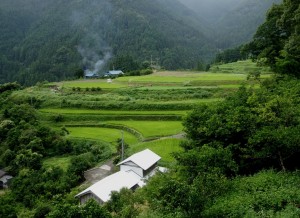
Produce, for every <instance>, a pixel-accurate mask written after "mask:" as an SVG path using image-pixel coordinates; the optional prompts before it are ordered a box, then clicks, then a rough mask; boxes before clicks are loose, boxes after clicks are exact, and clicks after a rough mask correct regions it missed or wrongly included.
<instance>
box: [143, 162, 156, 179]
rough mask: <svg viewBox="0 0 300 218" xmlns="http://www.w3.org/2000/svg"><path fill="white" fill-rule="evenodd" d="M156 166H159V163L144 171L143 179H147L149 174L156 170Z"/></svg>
mask: <svg viewBox="0 0 300 218" xmlns="http://www.w3.org/2000/svg"><path fill="white" fill-rule="evenodd" d="M156 166H157V163H155V164H153V165H152V166H151V167H149V168H148V169H147V170H144V172H143V177H146V176H147V175H148V174H149V173H151V172H152V171H153V170H155V168H156Z"/></svg>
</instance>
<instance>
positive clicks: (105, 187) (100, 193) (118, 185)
mask: <svg viewBox="0 0 300 218" xmlns="http://www.w3.org/2000/svg"><path fill="white" fill-rule="evenodd" d="M139 182H140V178H138V177H137V176H136V175H135V173H133V172H124V171H119V172H117V173H114V174H112V175H110V176H108V177H106V178H104V179H102V180H100V181H99V182H97V183H95V184H94V185H92V186H90V187H89V188H87V189H85V190H84V191H82V192H80V193H79V194H78V195H76V197H80V196H81V195H84V194H87V193H93V194H94V195H95V196H97V197H98V198H99V199H101V200H102V201H103V202H107V201H108V200H109V199H110V194H111V192H112V191H120V190H121V189H122V188H128V189H130V188H132V187H134V186H135V185H137V184H138V183H139Z"/></svg>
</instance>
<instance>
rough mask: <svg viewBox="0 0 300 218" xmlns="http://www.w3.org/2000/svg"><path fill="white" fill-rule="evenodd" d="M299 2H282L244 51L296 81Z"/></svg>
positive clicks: (272, 9) (272, 11) (268, 15)
mask: <svg viewBox="0 0 300 218" xmlns="http://www.w3.org/2000/svg"><path fill="white" fill-rule="evenodd" d="M299 11H300V9H299V2H298V1H291V0H285V1H283V2H282V3H281V4H280V5H274V6H273V7H272V8H271V10H270V11H269V12H268V14H267V19H266V22H265V23H264V24H262V25H261V26H260V27H259V28H258V30H257V32H256V34H255V36H254V38H253V41H252V42H250V43H249V44H248V46H247V47H248V50H249V51H250V52H251V54H252V55H253V58H255V59H258V60H263V61H264V62H265V63H266V64H268V65H269V66H271V67H272V68H273V69H275V71H276V72H278V73H281V74H288V75H294V76H296V77H299V66H300V64H299V63H300V59H299V51H300V50H299V47H300V45H299V36H298V29H299V18H298V17H299Z"/></svg>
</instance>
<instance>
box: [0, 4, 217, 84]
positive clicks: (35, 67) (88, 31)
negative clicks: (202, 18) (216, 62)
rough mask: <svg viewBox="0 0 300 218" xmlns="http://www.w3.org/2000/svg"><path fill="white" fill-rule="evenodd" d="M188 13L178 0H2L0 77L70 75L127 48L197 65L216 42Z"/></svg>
mask: <svg viewBox="0 0 300 218" xmlns="http://www.w3.org/2000/svg"><path fill="white" fill-rule="evenodd" d="M171 3H172V4H171ZM170 5H172V7H168V6H170ZM181 8H182V11H181ZM191 14H192V12H191V11H189V9H187V8H184V7H182V5H180V3H178V2H176V1H172V2H170V1H159V0H155V1H146V0H143V1H129V0H126V1H119V0H109V1H104V0H100V1H96V0H89V1H80V0H76V1H58V0H50V1H47V2H44V1H41V0H31V1H21V0H13V1H8V0H3V1H1V2H0V27H1V28H0V37H1V38H0V50H1V53H0V60H1V62H0V83H3V82H6V81H14V80H16V81H19V82H20V83H22V84H25V85H30V84H34V83H36V82H37V81H41V80H42V81H43V80H49V81H56V80H61V79H66V78H70V77H73V76H74V74H75V73H76V72H77V71H79V70H80V69H90V70H98V69H100V68H106V69H108V68H109V67H108V65H109V63H112V62H113V61H116V60H117V59H118V58H123V59H124V56H125V57H126V58H125V59H126V60H134V61H135V62H137V63H142V62H144V61H150V59H151V57H152V59H153V61H156V62H158V64H160V65H161V66H163V67H165V68H167V69H178V68H187V69H189V68H194V67H195V66H196V65H197V62H198V61H200V60H209V59H211V58H212V56H213V55H214V53H215V51H216V50H215V47H214V45H213V44H212V43H211V42H210V41H209V40H208V39H207V38H206V37H205V36H204V34H203V33H202V32H201V31H202V30H203V29H205V28H204V27H203V28H202V27H201V24H199V23H200V22H198V21H199V20H198V18H197V19H195V18H193V16H192V15H191ZM195 27H197V28H195ZM111 65H113V64H111Z"/></svg>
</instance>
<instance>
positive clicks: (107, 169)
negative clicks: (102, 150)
mask: <svg viewBox="0 0 300 218" xmlns="http://www.w3.org/2000/svg"><path fill="white" fill-rule="evenodd" d="M114 172H115V168H114V164H113V161H112V160H108V161H107V162H105V163H104V164H103V165H101V166H100V167H95V168H93V169H90V170H87V171H85V172H84V178H85V180H86V181H85V182H84V183H85V184H90V185H92V184H95V183H96V182H98V181H100V180H101V179H104V178H105V177H107V176H109V175H111V174H112V173H114Z"/></svg>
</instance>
